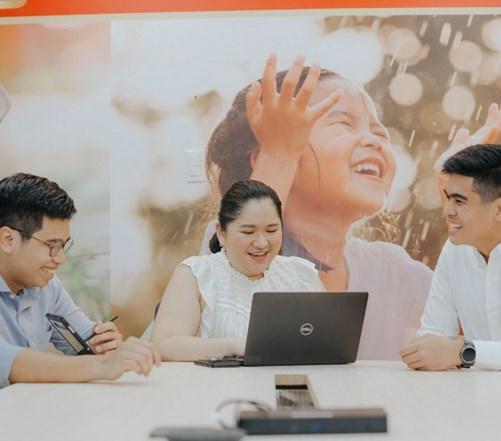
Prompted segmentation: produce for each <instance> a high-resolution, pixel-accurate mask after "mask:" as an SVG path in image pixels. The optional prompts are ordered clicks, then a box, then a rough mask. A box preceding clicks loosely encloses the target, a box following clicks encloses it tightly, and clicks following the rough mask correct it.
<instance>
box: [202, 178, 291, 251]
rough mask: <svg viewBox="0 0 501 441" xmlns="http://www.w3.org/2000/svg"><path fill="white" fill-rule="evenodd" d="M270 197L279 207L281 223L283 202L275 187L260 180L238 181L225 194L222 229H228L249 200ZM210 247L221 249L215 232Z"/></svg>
mask: <svg viewBox="0 0 501 441" xmlns="http://www.w3.org/2000/svg"><path fill="white" fill-rule="evenodd" d="M256 199H257V200H259V199H270V200H271V201H272V202H273V205H274V206H275V208H276V209H277V213H278V217H279V218H280V223H282V203H281V202H280V198H279V197H278V195H277V193H276V192H275V190H273V188H271V187H268V186H267V185H266V184H263V183H262V182H259V181H253V180H250V179H249V180H247V181H237V182H235V183H234V184H233V185H232V186H231V187H230V189H229V190H228V191H227V192H226V193H225V194H224V195H223V197H222V199H221V205H220V207H219V212H218V221H219V225H220V226H221V229H222V230H223V231H226V227H227V226H228V224H231V223H232V222H233V221H234V220H235V219H236V218H237V217H238V216H239V215H240V213H241V212H242V210H243V208H244V206H245V205H246V204H247V202H249V201H251V200H256ZM209 249H210V250H211V252H212V253H217V252H219V251H221V244H220V243H219V239H218V238H217V234H214V235H213V236H212V238H211V240H210V242H209Z"/></svg>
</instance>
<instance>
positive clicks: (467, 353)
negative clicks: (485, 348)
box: [461, 346, 475, 363]
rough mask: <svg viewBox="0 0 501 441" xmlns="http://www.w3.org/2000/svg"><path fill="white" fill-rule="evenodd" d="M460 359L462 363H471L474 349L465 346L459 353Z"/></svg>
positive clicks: (473, 357)
mask: <svg viewBox="0 0 501 441" xmlns="http://www.w3.org/2000/svg"><path fill="white" fill-rule="evenodd" d="M461 358H462V361H463V362H464V363H473V362H474V361H475V349H474V348H472V347H471V346H467V347H465V348H464V349H463V351H462V353H461Z"/></svg>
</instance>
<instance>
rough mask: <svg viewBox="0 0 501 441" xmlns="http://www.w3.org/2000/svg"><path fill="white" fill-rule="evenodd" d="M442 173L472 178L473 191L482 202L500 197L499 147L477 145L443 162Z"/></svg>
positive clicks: (500, 169) (495, 145)
mask: <svg viewBox="0 0 501 441" xmlns="http://www.w3.org/2000/svg"><path fill="white" fill-rule="evenodd" d="M442 172H443V173H445V174H448V175H453V174H454V175H461V176H468V177H470V178H473V190H474V191H475V192H476V193H478V194H479V196H480V199H481V201H482V202H492V201H494V200H495V199H497V198H500V197H501V145H497V144H477V145H473V146H471V147H468V148H465V149H464V150H461V151H459V152H458V153H456V154H455V155H453V156H451V157H450V158H449V159H447V161H445V163H444V165H443V167H442Z"/></svg>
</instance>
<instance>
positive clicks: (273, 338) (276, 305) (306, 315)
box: [195, 292, 368, 367]
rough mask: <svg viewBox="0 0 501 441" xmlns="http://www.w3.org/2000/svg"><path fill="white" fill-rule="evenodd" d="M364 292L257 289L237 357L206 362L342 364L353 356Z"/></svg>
mask: <svg viewBox="0 0 501 441" xmlns="http://www.w3.org/2000/svg"><path fill="white" fill-rule="evenodd" d="M367 298H368V293H366V292H344V293H333V292H257V293H255V294H254V297H253V299H252V307H251V313H250V319H249V329H248V332H247V341H246V345H245V354H244V356H243V357H235V356H230V357H228V356H227V357H222V358H220V357H211V358H209V359H206V360H197V361H195V364H198V365H202V366H207V367H237V366H242V365H243V366H275V365H304V364H344V363H352V362H354V361H355V360H356V358H357V352H358V345H359V343H360V335H361V333H362V325H363V322H364V317H365V309H366V306H367Z"/></svg>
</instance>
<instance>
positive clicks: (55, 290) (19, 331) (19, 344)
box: [0, 276, 94, 388]
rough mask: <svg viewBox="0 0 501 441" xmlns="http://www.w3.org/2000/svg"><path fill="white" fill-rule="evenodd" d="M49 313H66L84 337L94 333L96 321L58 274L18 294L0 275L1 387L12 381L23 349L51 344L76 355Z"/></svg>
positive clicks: (62, 314)
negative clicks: (52, 324)
mask: <svg viewBox="0 0 501 441" xmlns="http://www.w3.org/2000/svg"><path fill="white" fill-rule="evenodd" d="M48 312H49V313H51V314H57V315H61V316H63V317H64V318H65V319H66V320H67V321H68V322H69V323H70V324H71V325H72V326H73V328H74V329H75V330H76V331H77V332H78V333H79V334H80V335H81V336H82V337H83V338H88V337H89V336H90V335H91V334H92V332H93V328H94V323H93V322H92V321H90V320H89V319H88V317H87V316H86V315H85V314H84V312H83V311H82V310H81V309H80V308H79V307H78V306H77V305H75V303H74V302H73V300H72V299H71V297H70V295H69V294H68V292H67V291H66V290H65V289H64V288H63V286H62V284H61V282H60V281H59V280H58V279H57V278H56V277H54V278H53V279H52V280H51V281H50V282H49V284H48V285H47V286H44V287H43V288H25V289H23V290H22V291H20V292H19V294H18V295H15V294H14V293H12V292H11V290H10V288H9V286H8V285H7V283H6V282H5V280H4V279H3V278H2V277H1V276H0V388H2V387H4V386H7V385H8V384H9V374H10V370H11V367H12V363H13V362H14V359H15V358H16V356H17V354H18V352H19V351H20V350H22V349H23V348H34V349H40V350H44V349H46V348H47V346H48V345H49V343H52V344H53V345H54V346H55V347H56V348H57V349H58V350H60V351H62V352H64V353H65V354H74V351H73V349H72V348H71V346H69V345H68V344H67V343H66V341H65V340H64V339H63V338H62V337H61V336H60V335H59V334H58V332H57V331H56V330H55V329H53V328H52V326H51V325H50V324H49V322H48V321H47V319H46V318H45V314H47V313H48Z"/></svg>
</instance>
